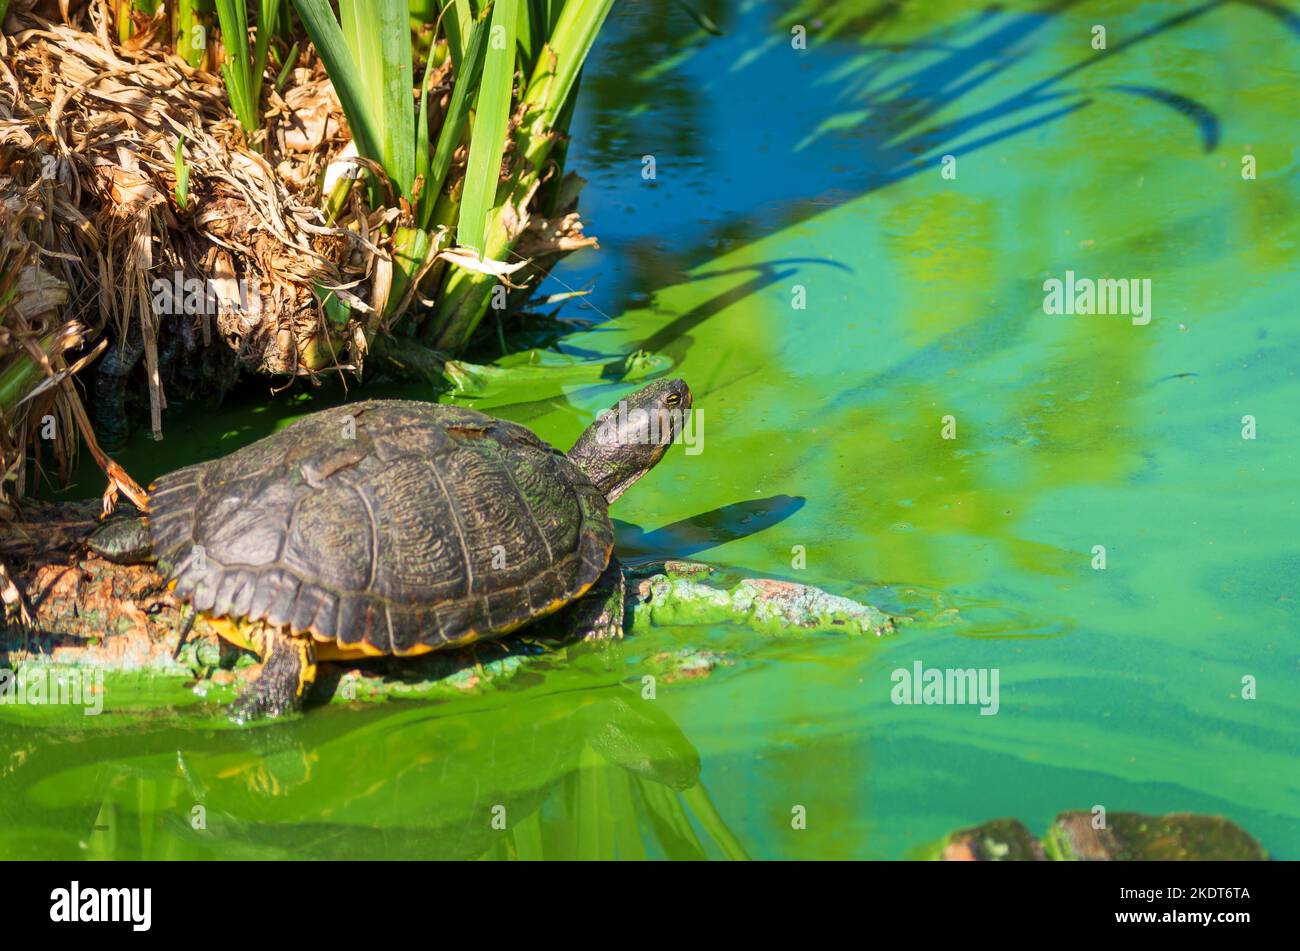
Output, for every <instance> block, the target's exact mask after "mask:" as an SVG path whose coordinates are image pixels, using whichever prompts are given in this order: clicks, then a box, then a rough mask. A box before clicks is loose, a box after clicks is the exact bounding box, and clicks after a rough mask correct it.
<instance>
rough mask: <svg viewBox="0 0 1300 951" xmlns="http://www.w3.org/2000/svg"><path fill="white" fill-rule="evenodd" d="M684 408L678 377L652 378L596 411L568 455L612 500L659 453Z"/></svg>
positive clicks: (684, 389) (677, 428) (687, 400)
mask: <svg viewBox="0 0 1300 951" xmlns="http://www.w3.org/2000/svg"><path fill="white" fill-rule="evenodd" d="M690 409H691V390H690V387H688V386H687V385H686V382H685V381H684V380H656V381H655V382H653V383H651V384H650V385H649V386H644V387H642V388H641V389H639V390H637V391H636V392H635V393H632V394H629V395H628V396H625V397H624V398H623V399H621V400H619V401H618V403H616V404H615V405H613V406H611V407H610V408H609V409H607V410H605V411H604V412H602V413H601V414H600V416H598V417H597V418H596V421H595V422H594V423H592V424H591V425H590V426H589V427H587V430H586V432H584V433H583V434H582V435H581V436H579V437H578V441H577V442H576V443H574V444H573V448H572V449H570V450H569V458H570V459H571V460H572V461H573V462H575V463H576V464H577V466H578V468H579V469H581V470H582V471H583V472H584V473H586V475H587V478H589V479H590V480H591V481H592V482H594V483H595V484H596V487H597V488H599V489H600V491H602V492H604V493H605V499H606V501H608V502H610V503H612V502H613V501H614V500H615V499H617V498H618V497H619V496H620V495H622V494H623V493H624V492H626V491H627V489H628V487H629V486H630V485H631V484H632V483H633V482H635V481H636V480H637V479H639V478H641V477H642V476H643V475H645V474H646V473H647V472H649V471H650V470H651V469H653V468H654V467H655V463H657V462H658V461H659V460H660V459H662V458H663V457H664V453H666V452H667V451H668V447H669V446H670V445H672V443H673V440H675V439H676V438H677V437H678V436H679V435H680V434H681V432H682V427H683V425H684V423H685V421H686V414H687V413H689V412H690Z"/></svg>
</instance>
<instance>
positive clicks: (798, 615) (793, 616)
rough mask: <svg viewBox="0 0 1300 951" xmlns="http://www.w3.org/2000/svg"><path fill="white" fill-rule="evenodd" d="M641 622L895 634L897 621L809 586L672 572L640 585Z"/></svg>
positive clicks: (770, 632) (638, 608) (637, 610)
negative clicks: (712, 579)
mask: <svg viewBox="0 0 1300 951" xmlns="http://www.w3.org/2000/svg"><path fill="white" fill-rule="evenodd" d="M638 596H639V601H638V603H637V604H636V606H635V615H636V620H637V622H638V623H645V622H648V623H650V624H655V625H683V626H689V625H695V624H727V623H731V624H735V623H740V624H746V625H748V626H749V627H751V628H753V629H754V630H755V631H757V632H759V633H760V634H768V635H781V634H792V633H799V632H805V631H806V632H823V633H836V634H872V635H875V636H876V637H880V636H882V635H885V634H892V633H893V632H894V629H895V619H894V618H892V617H890V616H889V615H887V614H885V613H884V612H882V611H880V610H878V609H876V608H874V607H872V606H871V605H869V604H862V603H860V602H857V601H852V600H850V599H848V598H843V597H840V596H838V595H834V594H828V593H827V592H825V591H823V590H821V589H820V588H814V587H812V586H811V585H804V584H796V583H795V582H792V581H777V580H775V579H769V578H746V579H745V580H744V581H741V582H740V583H739V584H737V585H735V586H734V587H732V588H730V589H722V588H717V587H714V586H713V585H709V584H704V583H702V582H699V581H695V580H692V579H691V578H684V577H680V576H675V575H673V574H661V575H654V576H652V577H650V578H646V579H644V580H642V581H641V582H640V584H639V585H638Z"/></svg>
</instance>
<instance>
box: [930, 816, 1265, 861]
mask: <svg viewBox="0 0 1300 951" xmlns="http://www.w3.org/2000/svg"><path fill="white" fill-rule="evenodd" d="M931 857H933V858H938V859H942V860H943V861H946V862H1000V861H1032V862H1041V861H1044V860H1053V861H1060V862H1069V861H1103V862H1106V861H1113V862H1145V861H1169V860H1176V861H1263V860H1266V859H1267V858H1268V853H1267V852H1266V851H1265V850H1264V847H1263V846H1262V845H1260V844H1259V842H1257V841H1256V840H1255V838H1254V837H1253V836H1252V835H1251V834H1250V833H1249V832H1247V831H1246V830H1245V829H1243V828H1241V826H1239V825H1237V824H1236V823H1235V822H1232V821H1230V820H1228V819H1224V818H1223V817H1222V816H1201V815H1195V814H1193V813H1189V812H1176V813H1170V814H1169V815H1164V816H1148V815H1143V814H1142V813H1139V812H1112V813H1109V814H1107V816H1106V828H1104V829H1098V828H1094V826H1093V814H1092V813H1091V812H1084V811H1081V810H1076V811H1071V812H1063V813H1061V814H1060V815H1059V816H1057V817H1056V820H1055V821H1054V822H1053V823H1052V825H1051V827H1050V828H1049V829H1048V830H1047V834H1046V835H1045V836H1044V837H1043V839H1042V841H1041V842H1040V841H1039V840H1038V839H1035V838H1034V835H1033V833H1031V832H1030V831H1029V829H1028V828H1027V827H1026V826H1025V824H1024V823H1023V822H1021V821H1020V820H1019V819H994V820H993V821H992V822H986V823H984V824H983V825H978V826H974V827H972V828H969V829H962V830H960V831H957V832H954V833H952V834H951V835H949V836H948V837H947V838H945V839H944V840H943V841H942V842H941V843H940V844H939V846H938V848H937V849H936V850H935V852H934V854H933V855H932V856H931Z"/></svg>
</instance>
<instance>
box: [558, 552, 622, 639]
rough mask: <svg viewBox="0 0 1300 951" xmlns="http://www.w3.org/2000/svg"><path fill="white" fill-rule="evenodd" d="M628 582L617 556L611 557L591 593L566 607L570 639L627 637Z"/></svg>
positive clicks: (565, 623) (566, 623)
mask: <svg viewBox="0 0 1300 951" xmlns="http://www.w3.org/2000/svg"><path fill="white" fill-rule="evenodd" d="M626 596H627V583H626V582H625V581H624V579H623V568H622V566H621V565H620V564H619V563H618V559H617V558H610V560H609V565H608V566H607V567H606V568H605V573H604V574H602V575H601V576H600V577H599V578H598V579H596V583H595V584H594V585H592V586H591V588H590V589H588V591H587V593H586V594H584V595H583V596H582V597H580V598H578V600H576V601H574V602H573V603H572V604H570V605H569V606H568V607H567V608H565V609H564V617H563V624H564V629H565V633H566V634H567V635H568V636H567V637H566V640H583V641H612V640H618V639H619V638H621V637H622V636H623V612H624V610H625V607H624V604H625V600H626Z"/></svg>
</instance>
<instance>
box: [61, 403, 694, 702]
mask: <svg viewBox="0 0 1300 951" xmlns="http://www.w3.org/2000/svg"><path fill="white" fill-rule="evenodd" d="M691 403H692V396H691V391H690V388H689V387H688V386H687V385H686V383H685V382H684V381H682V380H680V379H662V380H656V381H654V382H651V383H650V384H648V385H647V386H644V387H642V388H641V389H639V390H637V391H636V392H634V393H632V394H630V395H628V396H627V397H625V398H624V399H623V400H621V401H620V402H619V403H617V404H615V406H613V407H611V408H610V409H609V410H606V411H604V412H602V413H601V414H600V415H599V417H598V418H597V419H596V421H595V422H593V423H592V424H591V425H590V426H589V427H588V428H587V429H586V430H585V431H584V432H583V433H582V434H581V435H580V436H579V437H578V440H577V441H576V442H575V443H574V444H573V447H572V448H571V449H570V450H569V451H568V452H567V453H565V452H562V451H560V450H558V449H555V448H553V447H552V446H550V445H548V444H547V443H546V442H544V441H542V440H541V439H540V438H539V437H538V436H537V435H535V434H534V433H533V432H532V431H531V430H530V429H528V428H527V427H525V426H522V425H519V424H517V423H513V422H509V421H507V420H503V419H498V418H496V417H493V416H490V415H487V414H485V413H482V412H479V411H477V410H473V409H470V408H468V407H463V406H456V405H451V404H440V403H424V402H417V401H410V400H388V399H384V400H366V401H363V402H357V403H347V404H343V405H340V406H336V407H333V408H330V409H326V410H322V411H320V412H316V413H312V414H310V415H308V416H305V417H303V418H302V419H300V420H298V421H297V422H295V423H293V424H292V425H290V426H288V427H286V428H285V429H283V430H280V431H279V432H276V433H274V434H272V435H270V436H266V437H265V438H263V439H260V440H258V441H257V442H253V443H250V444H249V445H247V446H244V447H243V448H241V449H238V450H236V451H235V452H232V453H230V454H229V455H226V456H223V457H221V458H218V459H213V460H210V461H208V462H203V463H199V464H197V465H191V466H187V467H185V468H182V469H179V470H177V471H175V472H171V473H169V474H167V475H163V476H160V477H159V478H158V479H157V480H156V481H155V482H154V483H153V484H152V485H151V486H150V487H149V491H148V496H149V498H148V505H147V509H146V512H145V513H144V515H143V516H142V517H118V518H117V519H115V520H113V521H110V522H108V523H105V524H104V525H103V526H101V527H100V528H99V529H97V530H96V532H95V533H93V534H92V535H91V537H90V538H89V539H88V540H87V547H89V548H90V549H91V550H92V551H94V552H96V553H97V554H99V555H101V556H103V557H105V558H108V559H110V560H112V561H115V562H119V563H125V562H140V561H146V560H153V561H156V562H157V565H158V570H159V572H160V574H161V575H162V577H163V579H164V580H165V582H166V583H167V584H168V585H170V586H171V588H172V592H173V594H174V595H175V596H176V597H177V598H179V599H180V600H181V601H182V602H184V603H185V604H187V605H188V606H189V612H188V617H187V623H186V624H185V626H184V629H183V630H182V633H181V638H182V639H183V638H184V636H185V634H186V633H187V632H188V627H189V626H190V625H192V623H193V619H194V617H195V616H196V615H198V614H202V615H203V616H204V617H205V618H206V619H207V621H208V623H209V624H210V625H211V626H212V627H213V628H214V629H215V630H216V631H217V633H218V634H220V635H221V637H223V638H224V639H226V640H228V641H230V642H231V643H234V644H236V645H238V646H240V647H244V648H246V649H250V650H252V651H253V652H254V653H256V654H257V655H258V656H259V658H260V661H261V668H260V671H258V673H257V676H256V678H255V679H254V680H253V681H252V683H250V684H249V685H248V687H247V688H246V689H245V690H244V692H243V693H242V694H241V695H240V696H239V697H237V698H236V699H235V701H234V702H233V704H232V706H231V708H230V712H231V716H232V718H233V719H235V720H236V721H238V722H248V721H251V720H255V719H261V718H274V717H278V716H281V715H284V714H288V713H292V712H295V711H298V710H300V709H301V708H302V705H303V700H304V697H305V694H306V692H307V690H308V688H309V687H310V686H311V684H312V682H313V680H314V678H315V674H316V664H317V662H318V661H330V660H356V659H363V658H369V657H377V656H389V655H392V656H397V657H408V656H413V655H419V654H423V653H426V652H428V651H434V650H440V649H445V648H450V647H456V646H460V645H465V644H469V643H471V642H474V641H478V640H482V639H487V638H499V637H502V636H505V635H508V634H511V633H512V632H514V631H517V630H518V629H519V628H521V627H523V626H524V625H526V624H529V623H531V622H533V621H536V620H538V619H540V618H542V617H545V616H547V615H551V614H557V613H558V612H561V611H563V612H564V613H563V615H562V616H561V617H560V618H559V620H561V621H562V623H563V626H564V629H565V632H566V634H567V635H569V636H571V637H573V638H583V639H588V640H604V639H610V638H616V637H621V636H622V627H623V598H624V590H625V583H624V580H623V573H622V570H621V568H620V565H619V562H618V559H617V558H616V557H615V556H614V554H613V548H614V529H613V526H612V524H611V522H610V518H609V506H610V505H611V504H612V503H613V502H614V501H615V500H616V499H618V498H619V496H621V495H622V494H623V493H624V492H626V491H627V489H628V488H629V487H630V486H631V485H632V484H633V483H635V482H636V481H637V480H638V479H640V478H641V477H642V476H643V475H645V474H646V473H647V472H649V471H650V469H651V468H653V467H654V466H655V465H656V464H657V463H658V462H659V460H660V459H662V458H663V457H664V455H665V453H666V452H667V449H668V446H669V445H670V444H671V443H672V442H673V441H675V440H677V438H678V436H679V434H680V433H681V432H682V426H683V421H684V420H685V419H686V417H687V413H688V412H689V411H690V408H691Z"/></svg>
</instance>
